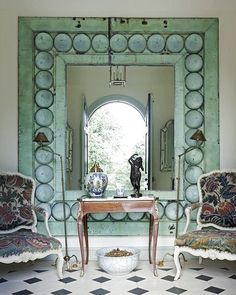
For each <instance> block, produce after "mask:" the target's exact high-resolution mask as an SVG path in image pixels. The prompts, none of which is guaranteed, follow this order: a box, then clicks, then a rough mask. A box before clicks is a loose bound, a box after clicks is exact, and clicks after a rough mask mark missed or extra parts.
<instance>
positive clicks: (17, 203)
mask: <svg viewBox="0 0 236 295" xmlns="http://www.w3.org/2000/svg"><path fill="white" fill-rule="evenodd" d="M34 192H35V182H34V180H33V179H32V178H30V177H26V176H24V175H22V174H20V173H14V174H11V173H1V174H0V233H10V232H14V231H16V230H18V229H21V228H25V229H32V228H33V227H35V225H36V222H37V220H36V216H35V213H34V210H33V207H32V202H33V197H34Z"/></svg>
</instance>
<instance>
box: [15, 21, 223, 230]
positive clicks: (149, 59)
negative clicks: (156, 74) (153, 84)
mask: <svg viewBox="0 0 236 295" xmlns="http://www.w3.org/2000/svg"><path fill="white" fill-rule="evenodd" d="M119 20H120V19H119V18H110V19H107V18H67V17H65V18H62V17H58V18H54V17H20V18H19V59H18V60H19V68H18V71H19V72H18V74H19V157H18V159H19V171H20V172H22V173H25V174H27V175H31V176H33V177H34V176H35V168H36V167H37V163H36V161H35V144H34V143H33V142H32V139H33V137H34V133H35V110H36V107H35V102H34V95H35V91H36V90H35V89H36V87H35V64H34V59H35V45H34V38H35V36H36V35H37V33H40V32H48V33H50V34H51V35H53V36H55V35H56V34H58V33H66V34H72V35H73V34H77V33H79V32H81V33H86V34H88V35H91V36H92V35H94V34H105V35H107V36H109V32H108V28H109V26H111V27H112V33H122V34H128V35H132V34H142V35H143V36H150V35H151V34H161V35H164V36H165V37H166V38H167V37H168V36H170V35H172V34H179V35H183V36H187V35H189V34H192V33H196V34H199V35H201V36H203V40H204V47H203V49H202V55H204V71H203V72H202V75H203V79H204V86H203V95H204V106H203V107H201V111H202V113H203V114H204V124H203V126H202V128H203V129H204V133H205V136H206V138H207V141H206V143H205V144H204V160H203V162H202V163H201V168H202V170H203V171H204V172H207V171H210V170H213V169H217V168H218V167H219V130H218V125H219V118H218V114H219V106H218V104H219V102H218V100H219V98H218V19H215V18H184V19H181V18H178V19H175V18H166V19H162V18H159V19H147V20H148V23H147V25H143V24H142V19H141V18H140V19H139V18H130V19H124V20H125V22H121V21H119ZM78 24H80V27H79V26H78ZM52 53H53V55H54V67H53V69H52V70H51V72H52V75H53V78H54V81H53V82H54V85H53V88H54V89H53V91H55V97H54V101H55V103H54V105H53V106H52V107H51V108H50V110H51V111H52V112H53V115H54V122H53V125H52V128H53V131H54V134H55V138H54V141H53V143H52V144H51V145H50V147H51V148H53V150H54V151H55V152H57V153H59V154H62V155H65V128H66V108H65V104H66V67H67V65H73V64H74V65H75V64H81V65H83V64H84V65H86V64H90V65H94V66H96V65H99V64H100V65H107V64H108V63H109V62H112V63H114V64H126V65H172V66H174V67H175V122H176V123H175V156H176V157H177V156H178V154H180V153H182V151H183V148H186V143H185V132H186V125H185V118H184V117H185V114H186V112H187V108H186V106H185V104H184V96H185V94H186V91H187V90H186V87H185V76H186V74H187V70H186V68H185V57H186V55H187V52H186V50H182V51H181V52H179V53H171V54H170V53H169V52H167V51H165V50H164V51H163V52H161V53H151V52H146V51H145V52H143V53H135V54H132V53H130V52H127V51H125V52H123V53H119V54H113V55H112V58H111V59H109V56H108V54H107V53H96V52H93V53H91V52H89V53H84V54H78V53H76V52H69V53H63V52H59V51H57V50H56V49H55V48H53V50H52ZM59 165H60V163H59V161H58V160H57V159H55V161H54V162H53V165H52V167H53V170H54V179H53V181H52V182H51V185H52V186H53V188H54V191H55V196H54V201H56V200H61V197H62V196H61V181H60V166H59ZM183 173H184V170H183V169H181V175H180V178H181V179H183V178H184V174H183ZM185 186H186V184H185V183H184V182H181V188H180V195H181V199H183V200H185V199H184V189H185ZM80 194H81V192H70V191H67V192H66V200H67V201H68V202H74V201H75V200H76V199H77V197H78V196H79V195H80ZM169 195H170V192H163V193H162V194H160V201H161V200H162V199H163V200H168V196H169ZM171 198H172V199H173V196H172V197H171ZM49 205H52V203H50V204H49ZM50 222H51V226H52V227H53V229H54V232H55V233H56V234H60V233H61V232H62V226H61V225H60V222H57V221H53V219H52V220H50ZM68 222H72V223H73V220H71V218H70V220H68ZM140 223H141V221H140ZM172 223H173V221H169V220H166V218H163V220H162V224H163V226H161V234H169V233H168V230H167V228H168V225H169V224H172ZM95 225H96V223H94V230H93V229H91V232H92V233H93V234H96V232H97V233H98V234H102V233H101V232H100V230H98V229H96V227H97V226H95ZM130 226H131V225H130ZM108 227H109V226H108ZM143 228H144V227H143V226H138V227H137V228H135V231H133V230H132V232H133V233H134V234H146V226H145V231H144V230H143ZM162 228H163V230H162ZM130 230H131V228H129V225H127V226H125V229H124V228H123V229H122V226H117V229H115V230H113V231H112V232H113V234H129V233H130ZM108 232H109V231H108ZM75 233H76V231H75V232H74V231H72V232H71V233H70V234H75ZM104 234H106V231H104Z"/></svg>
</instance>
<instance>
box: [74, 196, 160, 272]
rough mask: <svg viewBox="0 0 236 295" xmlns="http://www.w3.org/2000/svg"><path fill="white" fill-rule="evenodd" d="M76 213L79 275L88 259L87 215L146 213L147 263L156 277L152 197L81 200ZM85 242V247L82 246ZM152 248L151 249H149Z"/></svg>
mask: <svg viewBox="0 0 236 295" xmlns="http://www.w3.org/2000/svg"><path fill="white" fill-rule="evenodd" d="M79 201H80V209H79V213H78V220H77V225H78V235H79V243H80V251H81V262H82V269H81V273H80V275H81V276H83V275H84V265H85V264H87V263H88V259H89V243H88V226H87V215H88V214H89V213H110V212H127V213H128V212H148V213H150V220H149V243H148V253H149V262H150V263H152V264H153V273H154V275H155V276H157V268H156V247H157V237H158V228H159V216H158V213H157V206H156V203H155V198H154V197H145V196H144V197H140V198H131V197H128V198H112V197H111V198H103V199H93V198H82V199H80V200H79ZM84 241H85V245H84ZM151 248H152V249H151Z"/></svg>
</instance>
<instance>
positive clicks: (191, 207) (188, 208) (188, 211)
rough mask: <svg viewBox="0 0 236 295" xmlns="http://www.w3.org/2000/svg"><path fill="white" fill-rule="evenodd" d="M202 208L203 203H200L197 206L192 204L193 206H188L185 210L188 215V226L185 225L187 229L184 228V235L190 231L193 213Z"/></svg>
mask: <svg viewBox="0 0 236 295" xmlns="http://www.w3.org/2000/svg"><path fill="white" fill-rule="evenodd" d="M201 206H202V203H200V202H198V203H195V204H192V205H191V206H188V207H186V208H185V214H186V218H187V219H186V224H185V227H184V231H183V234H185V233H186V232H187V230H188V227H189V224H190V221H191V213H192V211H193V210H195V209H198V208H200V207H201Z"/></svg>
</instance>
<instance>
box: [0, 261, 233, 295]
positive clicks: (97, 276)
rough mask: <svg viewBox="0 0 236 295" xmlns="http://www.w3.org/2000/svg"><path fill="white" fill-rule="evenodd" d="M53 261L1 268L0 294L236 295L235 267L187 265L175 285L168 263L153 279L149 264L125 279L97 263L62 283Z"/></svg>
mask: <svg viewBox="0 0 236 295" xmlns="http://www.w3.org/2000/svg"><path fill="white" fill-rule="evenodd" d="M52 264H53V262H52V261H40V260H39V261H37V262H34V263H24V264H10V265H5V264H0V294H3V295H8V294H14V295H29V294H37V295H47V294H54V295H66V294H75V295H89V294H93V295H105V294H112V295H123V294H129V295H132V294H134V295H142V294H149V295H154V294H155V295H158V294H159V295H164V294H168V295H173V294H184V295H186V294H189V295H195V294H196V295H202V294H208V295H212V294H222V295H226V294H227V295H235V294H236V263H235V262H227V261H210V260H204V261H203V263H202V264H201V265H199V264H198V261H197V260H189V261H187V262H184V267H183V271H182V276H181V278H180V279H179V280H178V281H173V278H174V275H175V268H174V264H173V262H172V261H169V262H165V264H164V267H162V268H159V269H158V277H154V276H153V273H152V270H151V266H150V264H149V263H148V262H147V261H140V262H139V265H138V267H137V269H136V270H134V271H133V272H131V273H130V274H128V275H126V276H121V277H117V276H111V275H109V274H107V273H105V272H104V271H102V270H101V269H99V268H98V266H97V263H96V262H95V261H90V262H89V264H88V266H86V270H85V274H84V276H83V277H80V272H79V271H73V272H67V271H66V272H65V273H64V279H63V280H59V279H58V277H57V274H56V270H55V267H54V266H52Z"/></svg>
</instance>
